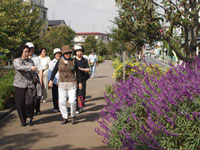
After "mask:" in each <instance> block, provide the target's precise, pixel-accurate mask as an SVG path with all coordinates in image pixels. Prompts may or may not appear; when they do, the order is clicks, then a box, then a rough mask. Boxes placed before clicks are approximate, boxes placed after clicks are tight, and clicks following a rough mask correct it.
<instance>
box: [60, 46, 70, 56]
mask: <svg viewBox="0 0 200 150" xmlns="http://www.w3.org/2000/svg"><path fill="white" fill-rule="evenodd" d="M61 49H62V54H65V53H72V50H71V48H70V46H69V45H64V46H63V47H62V48H61Z"/></svg>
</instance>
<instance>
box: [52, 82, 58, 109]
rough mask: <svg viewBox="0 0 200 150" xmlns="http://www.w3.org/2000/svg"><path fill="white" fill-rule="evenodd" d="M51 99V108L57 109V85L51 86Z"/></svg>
mask: <svg viewBox="0 0 200 150" xmlns="http://www.w3.org/2000/svg"><path fill="white" fill-rule="evenodd" d="M52 97H53V107H54V109H59V107H58V86H57V84H53V88H52Z"/></svg>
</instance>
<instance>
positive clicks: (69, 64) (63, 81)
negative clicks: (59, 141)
mask: <svg viewBox="0 0 200 150" xmlns="http://www.w3.org/2000/svg"><path fill="white" fill-rule="evenodd" d="M71 54H72V50H71V48H70V46H69V45H65V46H63V47H62V55H63V56H62V58H61V59H60V60H58V62H57V63H56V65H55V67H54V69H53V72H52V74H51V77H50V81H49V87H53V79H54V77H55V75H56V73H57V72H59V81H58V94H59V108H60V111H61V114H62V118H63V121H62V123H61V124H66V123H68V118H69V117H68V111H67V106H66V100H67V97H68V99H69V104H70V110H71V118H72V119H71V122H72V124H75V123H76V89H77V81H76V69H75V68H76V67H75V63H74V59H73V58H72V57H71Z"/></svg>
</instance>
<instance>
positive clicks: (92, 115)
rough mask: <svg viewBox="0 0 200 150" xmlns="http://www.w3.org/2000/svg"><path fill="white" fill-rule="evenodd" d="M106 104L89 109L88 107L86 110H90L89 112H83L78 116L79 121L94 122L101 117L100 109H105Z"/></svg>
mask: <svg viewBox="0 0 200 150" xmlns="http://www.w3.org/2000/svg"><path fill="white" fill-rule="evenodd" d="M103 107H104V105H98V106H95V107H92V108H89V109H86V110H85V111H87V112H89V111H90V112H89V113H87V114H84V112H83V114H82V113H81V114H80V115H79V116H77V123H81V122H93V121H96V120H97V118H99V110H101V109H103ZM91 111H98V112H96V113H92V112H91Z"/></svg>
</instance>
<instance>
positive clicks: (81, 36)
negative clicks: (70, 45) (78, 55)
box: [74, 32, 110, 45]
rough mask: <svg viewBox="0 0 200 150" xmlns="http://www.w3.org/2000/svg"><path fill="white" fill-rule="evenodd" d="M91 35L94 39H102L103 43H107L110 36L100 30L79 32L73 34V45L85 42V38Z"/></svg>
mask: <svg viewBox="0 0 200 150" xmlns="http://www.w3.org/2000/svg"><path fill="white" fill-rule="evenodd" d="M89 35H92V36H94V37H95V39H96V40H97V41H98V42H99V41H100V40H102V41H103V42H104V43H106V44H108V43H109V41H110V37H109V35H108V34H105V33H100V32H79V33H76V34H75V37H74V45H76V44H83V43H84V42H85V39H86V38H87V37H88V36H89Z"/></svg>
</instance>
